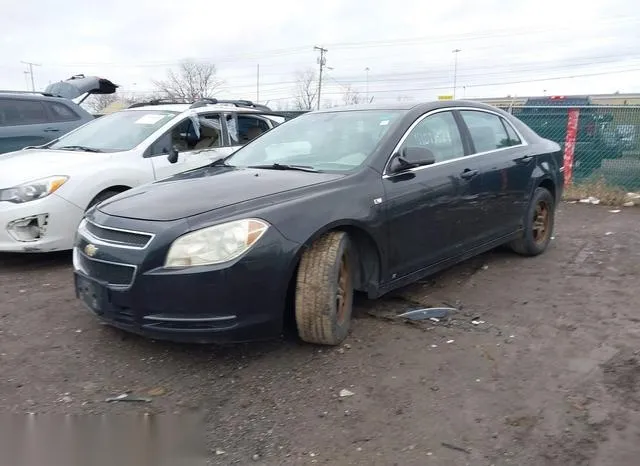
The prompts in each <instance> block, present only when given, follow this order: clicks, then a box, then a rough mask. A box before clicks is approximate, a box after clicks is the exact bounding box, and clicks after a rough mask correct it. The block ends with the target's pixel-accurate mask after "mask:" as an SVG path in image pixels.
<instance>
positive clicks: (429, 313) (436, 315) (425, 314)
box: [398, 307, 457, 322]
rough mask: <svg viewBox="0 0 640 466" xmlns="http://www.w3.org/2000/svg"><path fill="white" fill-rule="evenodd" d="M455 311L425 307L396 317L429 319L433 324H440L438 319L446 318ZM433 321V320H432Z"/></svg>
mask: <svg viewBox="0 0 640 466" xmlns="http://www.w3.org/2000/svg"><path fill="white" fill-rule="evenodd" d="M455 311H457V309H454V308H452V307H427V308H423V309H414V310H412V311H407V312H405V313H403V314H400V315H398V317H401V318H403V319H410V320H425V319H431V320H432V321H434V322H440V319H442V318H444V317H447V316H448V315H449V313H451V312H455ZM434 319H435V320H434Z"/></svg>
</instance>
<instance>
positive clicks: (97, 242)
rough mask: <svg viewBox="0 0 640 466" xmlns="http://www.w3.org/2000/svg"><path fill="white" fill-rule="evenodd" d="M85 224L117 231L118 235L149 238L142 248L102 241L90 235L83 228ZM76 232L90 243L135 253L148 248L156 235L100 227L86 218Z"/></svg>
mask: <svg viewBox="0 0 640 466" xmlns="http://www.w3.org/2000/svg"><path fill="white" fill-rule="evenodd" d="M87 223H90V224H91V225H94V226H96V227H98V228H103V229H105V230H111V231H117V232H119V233H131V234H132V235H140V236H146V237H148V238H149V240H148V241H147V242H146V243H145V245H144V246H131V245H128V244H125V243H122V242H120V241H109V240H104V239H101V238H98V237H96V236H95V235H94V234H93V233H91V232H90V231H89V230H88V229H87V228H86V227H85V224H87ZM78 232H79V233H80V234H81V235H82V236H84V237H85V238H87V239H89V240H90V241H91V242H92V243H96V244H101V245H102V246H112V247H115V248H121V249H133V250H136V251H143V250H145V249H147V248H148V247H149V245H150V244H151V242H152V241H153V240H154V238H155V237H156V235H155V234H154V233H147V232H144V231H135V230H124V229H122V228H112V227H106V226H104V225H100V224H99V223H96V222H92V221H91V220H88V219H86V218H85V219H82V222H80V226H79V227H78Z"/></svg>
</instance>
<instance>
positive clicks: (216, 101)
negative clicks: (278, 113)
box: [189, 97, 271, 112]
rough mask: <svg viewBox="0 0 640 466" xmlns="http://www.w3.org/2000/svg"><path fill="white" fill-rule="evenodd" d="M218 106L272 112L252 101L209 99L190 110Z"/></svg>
mask: <svg viewBox="0 0 640 466" xmlns="http://www.w3.org/2000/svg"><path fill="white" fill-rule="evenodd" d="M216 104H231V105H235V106H236V107H246V108H255V109H256V110H263V111H267V112H270V111H271V109H270V108H269V107H267V106H266V105H262V104H256V103H253V102H251V101H250V100H220V99H216V98H208V97H205V98H203V99H200V100H198V101H197V102H194V103H192V104H191V107H189V108H199V107H204V106H205V105H216Z"/></svg>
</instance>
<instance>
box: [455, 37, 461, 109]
mask: <svg viewBox="0 0 640 466" xmlns="http://www.w3.org/2000/svg"><path fill="white" fill-rule="evenodd" d="M460 52H462V50H460V49H454V50H453V53H454V59H453V100H455V99H456V87H457V85H458V82H457V81H458V53H460Z"/></svg>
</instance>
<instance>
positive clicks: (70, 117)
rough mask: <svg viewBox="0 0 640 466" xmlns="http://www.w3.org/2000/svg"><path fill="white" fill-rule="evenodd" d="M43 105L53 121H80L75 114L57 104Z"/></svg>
mask: <svg viewBox="0 0 640 466" xmlns="http://www.w3.org/2000/svg"><path fill="white" fill-rule="evenodd" d="M45 105H46V106H47V107H48V108H49V112H50V113H51V115H52V117H53V120H54V121H74V120H79V119H80V117H79V116H78V114H77V113H76V112H74V111H73V110H71V109H70V108H69V107H67V106H66V105H64V104H61V103H59V102H46V103H45Z"/></svg>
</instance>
